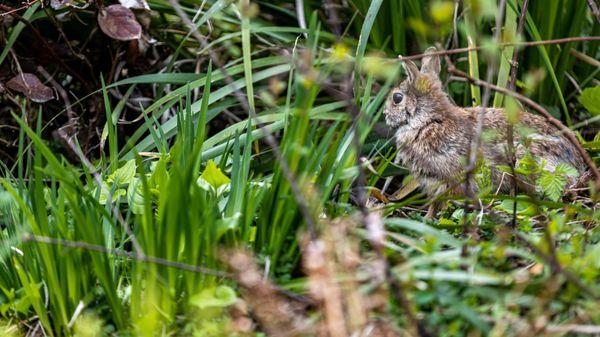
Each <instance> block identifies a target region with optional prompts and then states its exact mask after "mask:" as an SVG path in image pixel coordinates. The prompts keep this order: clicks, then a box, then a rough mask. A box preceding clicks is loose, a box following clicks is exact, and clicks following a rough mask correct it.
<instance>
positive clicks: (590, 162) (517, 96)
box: [446, 58, 600, 187]
mask: <svg viewBox="0 0 600 337" xmlns="http://www.w3.org/2000/svg"><path fill="white" fill-rule="evenodd" d="M446 62H447V63H448V65H447V68H448V72H449V73H451V74H453V75H454V76H457V77H462V78H464V79H465V80H467V81H468V82H470V83H473V84H475V85H478V86H482V87H489V88H490V89H492V90H494V91H497V92H500V93H502V94H505V95H508V96H512V97H514V98H515V99H517V100H518V101H520V102H521V103H523V104H525V105H528V106H530V107H531V108H533V109H534V110H535V111H537V112H539V113H540V115H542V116H543V117H545V118H546V120H548V122H550V123H551V124H552V125H554V126H555V127H556V128H558V129H559V130H560V131H561V132H563V133H564V134H565V137H567V139H569V141H570V142H571V143H572V144H573V145H574V146H575V147H576V148H577V151H578V152H579V154H580V155H581V156H582V157H583V160H584V161H585V163H586V165H587V166H588V168H589V169H590V171H591V172H592V175H593V176H594V178H595V179H596V185H597V186H598V187H600V172H599V171H598V167H597V166H596V164H595V163H594V161H593V160H592V158H591V157H590V155H589V154H588V153H587V151H586V150H585V149H584V148H583V146H581V144H580V143H579V141H578V140H577V137H576V136H575V135H574V134H573V131H571V129H569V128H568V127H566V126H565V125H564V124H563V123H562V122H561V121H560V120H558V119H556V118H555V117H554V116H552V115H551V114H550V113H549V112H548V111H547V110H546V109H544V108H543V107H542V106H541V105H539V104H538V103H536V102H534V101H533V100H532V99H530V98H529V97H526V96H523V95H521V94H519V93H518V92H515V91H513V90H509V89H507V88H502V87H499V86H497V85H495V84H492V83H489V82H485V81H482V80H479V79H476V78H473V77H471V76H469V75H468V74H466V73H465V72H463V71H461V70H459V69H457V68H456V66H455V65H454V63H452V61H450V58H447V59H446Z"/></svg>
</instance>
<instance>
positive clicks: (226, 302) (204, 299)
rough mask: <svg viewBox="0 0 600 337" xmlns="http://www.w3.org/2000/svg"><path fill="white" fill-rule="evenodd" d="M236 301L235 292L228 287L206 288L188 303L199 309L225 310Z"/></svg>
mask: <svg viewBox="0 0 600 337" xmlns="http://www.w3.org/2000/svg"><path fill="white" fill-rule="evenodd" d="M236 300H237V296H236V295H235V291H234V290H233V289H232V288H231V287H228V286H218V287H216V288H208V289H204V290H202V291H201V292H200V293H198V294H196V295H194V296H192V298H190V303H191V304H192V305H194V306H196V307H198V308H200V309H208V308H225V307H228V306H230V305H232V304H233V303H235V301H236Z"/></svg>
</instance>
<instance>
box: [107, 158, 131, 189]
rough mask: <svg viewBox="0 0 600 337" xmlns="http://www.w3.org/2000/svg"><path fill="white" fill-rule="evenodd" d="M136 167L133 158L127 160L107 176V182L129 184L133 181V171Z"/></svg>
mask: <svg viewBox="0 0 600 337" xmlns="http://www.w3.org/2000/svg"><path fill="white" fill-rule="evenodd" d="M136 169H137V165H136V164H135V159H131V160H128V161H127V162H126V163H125V165H123V166H122V167H121V168H119V169H117V170H116V171H115V172H113V173H112V174H111V175H110V176H109V177H108V183H109V185H111V184H112V183H114V182H115V181H116V182H117V183H118V184H119V185H123V184H127V185H129V184H131V183H132V182H133V178H134V177H135V171H136Z"/></svg>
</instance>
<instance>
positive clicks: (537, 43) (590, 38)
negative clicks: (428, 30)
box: [398, 36, 600, 60]
mask: <svg viewBox="0 0 600 337" xmlns="http://www.w3.org/2000/svg"><path fill="white" fill-rule="evenodd" d="M598 40H600V36H575V37H566V38H561V39H552V40H540V41H526V42H503V43H498V44H497V46H498V47H499V48H504V47H508V46H515V47H523V48H527V47H535V46H543V45H549V44H564V43H570V42H583V41H598ZM485 48H486V47H485V46H476V47H465V48H456V49H448V50H439V51H436V52H432V53H428V54H425V53H423V54H416V55H411V56H402V55H399V56H398V58H399V59H400V60H420V59H422V58H423V57H425V56H436V55H437V56H445V55H454V54H465V53H468V52H471V51H475V50H482V49H485Z"/></svg>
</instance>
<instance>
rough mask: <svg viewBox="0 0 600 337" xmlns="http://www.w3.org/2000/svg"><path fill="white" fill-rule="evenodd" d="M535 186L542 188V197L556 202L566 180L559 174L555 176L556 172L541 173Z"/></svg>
mask: <svg viewBox="0 0 600 337" xmlns="http://www.w3.org/2000/svg"><path fill="white" fill-rule="evenodd" d="M537 184H538V186H540V187H541V188H542V191H544V195H546V196H547V197H548V198H549V199H550V200H552V201H558V200H559V199H560V197H561V196H562V193H563V190H564V188H565V185H566V184H567V178H566V177H565V176H564V175H563V174H560V173H559V174H557V173H556V172H549V171H543V172H542V173H541V174H540V177H539V179H538V182H537Z"/></svg>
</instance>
